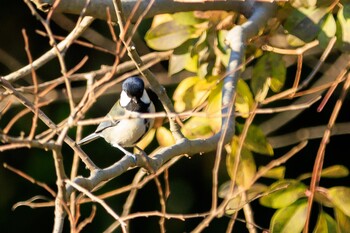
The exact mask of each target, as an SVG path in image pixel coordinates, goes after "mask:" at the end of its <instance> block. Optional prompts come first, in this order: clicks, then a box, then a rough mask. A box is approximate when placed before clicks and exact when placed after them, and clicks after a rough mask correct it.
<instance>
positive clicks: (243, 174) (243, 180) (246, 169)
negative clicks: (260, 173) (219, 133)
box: [226, 136, 256, 187]
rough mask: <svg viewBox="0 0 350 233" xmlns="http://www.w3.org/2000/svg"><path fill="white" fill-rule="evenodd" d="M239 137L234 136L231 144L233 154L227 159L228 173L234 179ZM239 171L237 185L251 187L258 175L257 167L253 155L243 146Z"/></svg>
mask: <svg viewBox="0 0 350 233" xmlns="http://www.w3.org/2000/svg"><path fill="white" fill-rule="evenodd" d="M237 147H238V137H237V136H234V138H233V140H232V143H231V153H230V154H229V155H228V156H227V157H226V168H227V173H228V174H229V176H230V177H231V179H232V178H233V177H234V167H235V159H236V156H237ZM238 156H240V160H239V165H238V170H237V174H236V183H237V184H239V185H240V186H243V187H249V185H251V181H252V180H253V178H254V176H255V173H256V165H255V161H254V158H253V154H252V153H251V152H250V151H249V150H248V149H247V148H245V147H244V146H243V148H242V150H241V154H240V155H238Z"/></svg>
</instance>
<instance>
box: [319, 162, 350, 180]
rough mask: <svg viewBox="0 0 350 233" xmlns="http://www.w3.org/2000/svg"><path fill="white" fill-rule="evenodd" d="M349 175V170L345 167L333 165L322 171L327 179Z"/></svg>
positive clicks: (322, 174)
mask: <svg viewBox="0 0 350 233" xmlns="http://www.w3.org/2000/svg"><path fill="white" fill-rule="evenodd" d="M348 175H349V170H348V168H347V167H345V166H343V165H333V166H330V167H327V168H325V169H323V170H322V173H321V176H322V177H325V178H342V177H346V176H348Z"/></svg>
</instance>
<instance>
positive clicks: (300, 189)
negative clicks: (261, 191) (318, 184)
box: [260, 180, 306, 209]
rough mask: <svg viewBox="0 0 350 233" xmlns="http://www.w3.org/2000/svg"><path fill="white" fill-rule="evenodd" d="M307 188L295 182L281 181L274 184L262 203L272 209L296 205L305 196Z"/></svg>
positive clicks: (261, 200) (261, 199)
mask: <svg viewBox="0 0 350 233" xmlns="http://www.w3.org/2000/svg"><path fill="white" fill-rule="evenodd" d="M305 191H306V186H305V185H304V184H303V183H300V182H298V181H295V180H281V181H277V182H275V183H273V184H272V185H271V186H270V188H269V190H268V191H267V193H269V194H268V195H266V196H263V197H262V198H260V203H261V204H262V205H264V206H267V207H271V208H275V209H278V208H282V207H286V206H289V205H290V204H292V203H294V202H295V201H296V200H298V199H299V198H300V197H302V196H304V195H305Z"/></svg>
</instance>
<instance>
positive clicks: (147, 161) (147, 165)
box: [135, 145, 155, 174]
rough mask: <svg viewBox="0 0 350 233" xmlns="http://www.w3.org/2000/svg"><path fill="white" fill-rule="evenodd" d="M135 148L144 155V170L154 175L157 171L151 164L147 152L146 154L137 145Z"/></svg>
mask: <svg viewBox="0 0 350 233" xmlns="http://www.w3.org/2000/svg"><path fill="white" fill-rule="evenodd" d="M135 148H136V149H137V150H138V151H140V154H141V155H142V160H143V161H144V163H145V166H144V168H145V169H146V170H147V171H148V173H151V174H154V173H155V169H154V168H153V167H152V164H151V163H150V158H149V157H148V156H147V154H146V152H144V151H143V150H142V149H141V148H140V147H138V146H136V145H135Z"/></svg>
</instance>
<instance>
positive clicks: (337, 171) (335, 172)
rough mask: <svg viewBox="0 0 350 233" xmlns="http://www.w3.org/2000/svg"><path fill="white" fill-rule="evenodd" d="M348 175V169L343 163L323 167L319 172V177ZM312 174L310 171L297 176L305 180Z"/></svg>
mask: <svg viewBox="0 0 350 233" xmlns="http://www.w3.org/2000/svg"><path fill="white" fill-rule="evenodd" d="M348 175H349V170H348V168H347V167H345V166H343V165H333V166H330V167H327V168H324V169H323V170H322V172H321V177H324V178H342V177H346V176H348ZM311 176H312V174H311V173H304V174H302V175H300V176H299V177H298V180H305V179H308V178H310V177H311Z"/></svg>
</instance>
